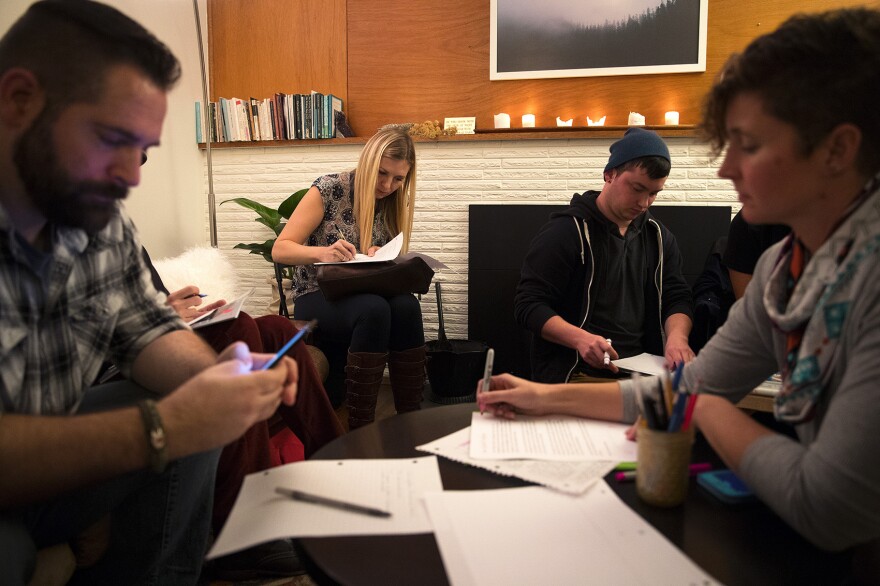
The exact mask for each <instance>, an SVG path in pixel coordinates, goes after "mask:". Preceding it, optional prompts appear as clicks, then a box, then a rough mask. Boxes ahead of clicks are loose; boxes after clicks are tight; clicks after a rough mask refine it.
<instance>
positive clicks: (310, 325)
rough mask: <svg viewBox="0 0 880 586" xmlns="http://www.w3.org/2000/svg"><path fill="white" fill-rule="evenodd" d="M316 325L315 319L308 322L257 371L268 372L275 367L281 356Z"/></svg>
mask: <svg viewBox="0 0 880 586" xmlns="http://www.w3.org/2000/svg"><path fill="white" fill-rule="evenodd" d="M316 325H318V320H316V319H313V320H312V321H310V322H309V323H307V324H306V325H304V326H303V327H302V329H301V330H300V331H298V332H297V333H296V335H295V336H293V337H292V338H291V339H289V340H288V341H287V343H286V344H285V345H284V346H282V347H281V350H279V351H278V352H276V353H275V356H273V357H272V358H270V359H269V361H268V362H267V363H266V364H264V365H263V366H262V368H260V369H259V370H269V369H270V368H272V367H273V366H275V363H276V362H278V361H279V360H280V359H281V357H282V356H284V355H285V354H287V351H288V350H290V349H291V348H293V345H294V344H296V343H297V342H299V340H300V339H301V338H302V337H303V336H305V335H306V334H307V333H309V332H310V331H311V330H312V328H314V327H315V326H316Z"/></svg>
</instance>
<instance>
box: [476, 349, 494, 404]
mask: <svg viewBox="0 0 880 586" xmlns="http://www.w3.org/2000/svg"><path fill="white" fill-rule="evenodd" d="M494 363H495V350H493V349H492V348H489V349H488V350H487V351H486V366H485V367H484V368H483V380H482V381H481V383H480V386H479V388H478V390H477V395H478V397H477V398H478V400H479V395H481V394H482V393H488V392H489V391H490V390H491V386H492V367H493V364H494ZM482 414H483V406H482V403H481V404H480V415H482Z"/></svg>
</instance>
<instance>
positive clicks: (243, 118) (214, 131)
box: [196, 91, 342, 143]
mask: <svg viewBox="0 0 880 586" xmlns="http://www.w3.org/2000/svg"><path fill="white" fill-rule="evenodd" d="M341 111H342V100H341V99H340V98H337V97H336V96H334V95H333V94H322V93H320V92H315V91H313V92H311V93H308V94H280V93H278V94H275V95H274V96H273V97H271V98H265V99H262V100H259V99H256V98H250V99H241V98H220V99H219V100H218V101H217V102H210V103H209V104H208V120H209V122H208V128H209V130H210V138H211V142H237V141H255V140H302V139H313V138H334V137H335V136H336V116H335V113H336V112H341ZM203 122H204V115H203V114H202V103H201V102H196V142H199V143H201V142H204V141H205V133H204V132H203V128H202V127H203Z"/></svg>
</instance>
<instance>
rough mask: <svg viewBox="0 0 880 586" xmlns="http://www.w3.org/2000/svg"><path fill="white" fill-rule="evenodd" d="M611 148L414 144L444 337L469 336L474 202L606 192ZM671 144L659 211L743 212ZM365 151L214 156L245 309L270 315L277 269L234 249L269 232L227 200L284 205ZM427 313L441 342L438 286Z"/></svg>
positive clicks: (688, 148) (589, 142) (421, 244)
mask: <svg viewBox="0 0 880 586" xmlns="http://www.w3.org/2000/svg"><path fill="white" fill-rule="evenodd" d="M612 141H613V139H557V140H529V141H525V140H524V141H473V142H465V141H456V142H420V143H417V145H416V148H417V151H418V192H417V197H416V212H415V226H414V230H413V235H412V244H411V249H412V250H415V251H419V252H424V253H426V254H429V255H431V256H433V257H436V258H437V259H439V260H441V261H442V262H444V263H446V264H447V265H448V266H449V267H450V269H451V270H448V271H443V272H441V273H438V275H437V277H435V278H436V279H437V280H439V281H440V282H441V283H442V285H443V291H444V293H443V309H444V321H445V324H444V325H445V327H446V334H447V336H449V337H450V338H466V337H467V295H468V283H467V257H468V242H467V228H468V226H467V224H468V205H469V204H478V203H493V204H498V203H509V204H511V205H517V204H529V203H567V202H568V201H569V199H570V198H571V195H572V194H573V193H575V192H582V191H584V190H586V189H601V186H602V169H603V168H604V167H605V163H606V161H607V159H608V146H609V145H610V144H611V142H612ZM667 143H668V144H669V149H670V152H671V153H672V160H673V168H672V172H671V174H670V177H669V179H668V180H667V182H666V186H665V189H664V190H663V192H662V193H661V194H660V196H659V197H658V198H657V202H656V203H655V205H663V204H664V203H670V204H676V205H713V204H714V205H733V206H734V208H735V209H736V208H738V207H739V206H738V204H737V199H736V192H735V191H734V190H733V186H732V185H731V183H730V182H729V181H726V180H723V179H719V178H718V176H717V173H716V171H717V164H718V161H713V160H712V158H711V156H710V153H709V150H708V147H706V146H705V145H703V144H701V143H699V142H698V141H697V140H695V139H691V138H670V139H667ZM361 148H362V145H359V144H339V145H330V144H328V145H320V146H312V145H309V146H293V147H264V148H254V147H247V148H230V149H215V150H213V151H212V158H213V167H214V193H215V194H216V197H217V203H218V209H217V223H218V228H217V232H218V246H219V247H220V249H221V251H223V253H224V254H225V255H226V256H227V257H228V258H229V259H230V260H231V261H232V262H233V263H234V265H235V266H236V268H237V270H238V271H239V274H240V275H241V286H242V290H246V289H247V288H249V287H251V286H253V287H256V289H257V290H256V293H255V294H254V296H253V297H251V298H250V300H249V303H248V304H247V305H246V309H247V311H248V312H250V313H252V314H253V315H263V314H265V313H269V312H270V310H269V309H268V304H269V301H270V286H269V285H268V284H267V282H266V281H267V279H268V278H270V277H271V275H272V270H271V267H270V266H269V265H267V264H266V262H265V261H263V259H262V258H260V257H257V256H255V255H249V254H247V253H246V252H245V251H243V250H233V249H232V247H233V246H234V245H235V244H236V243H238V242H258V241H259V242H262V241H263V240H266V239H268V238H270V237H271V236H272V234H271V232H270V231H269V230H268V229H266V228H265V227H263V226H261V225H259V224H257V223H255V222H254V221H253V218H254V215H253V214H252V213H251V212H250V211H249V210H245V209H244V208H241V207H239V206H236V205H234V204H226V205H219V204H220V202H222V201H224V200H226V199H230V198H233V197H249V198H252V199H255V200H257V201H260V202H262V203H265V204H267V205H269V206H273V207H274V206H277V205H278V204H279V203H280V202H281V201H283V200H284V198H286V197H287V196H288V195H290V194H291V193H292V192H294V191H296V190H298V189H302V188H304V187H308V186H309V185H311V183H312V181H314V179H315V178H316V177H318V176H319V175H323V174H325V173H332V172H337V171H343V170H347V169H351V168H354V166H355V164H356V162H357V157H358V154H359V153H360V150H361ZM206 184H207V182H206ZM206 201H207V200H206ZM422 307H423V315H424V320H425V336H426V339H428V340H433V339H436V337H437V308H436V303H435V298H434V293H433V289H432V291H431V292H430V293H428V294H427V295H424V296H423V298H422Z"/></svg>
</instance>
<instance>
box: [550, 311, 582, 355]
mask: <svg viewBox="0 0 880 586" xmlns="http://www.w3.org/2000/svg"><path fill="white" fill-rule="evenodd" d="M583 334H584V330H582V329H580V328H579V327H577V326H573V325H571V324H570V323H568V322H567V321H565V320H564V319H562V318H561V317H559V316H558V315H557V316H554V317H551V318H550V319H549V320H547V323H545V324H544V327H543V328H541V337H542V338H544V339H545V340H547V341H548V342H553V343H554V344H559V345H561V346H565V347H567V348H572V349H577V346H578V340H579V339H580V338H581V336H583Z"/></svg>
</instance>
